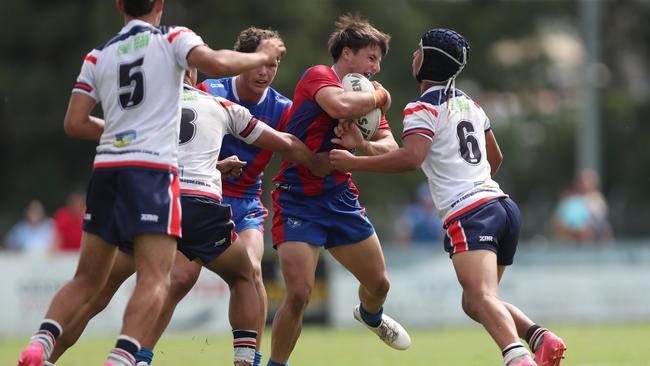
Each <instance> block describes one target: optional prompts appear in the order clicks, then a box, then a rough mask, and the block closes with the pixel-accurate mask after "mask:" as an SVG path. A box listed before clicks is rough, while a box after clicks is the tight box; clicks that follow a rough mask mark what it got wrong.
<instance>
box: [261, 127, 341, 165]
mask: <svg viewBox="0 0 650 366" xmlns="http://www.w3.org/2000/svg"><path fill="white" fill-rule="evenodd" d="M253 145H255V146H257V147H259V148H261V149H264V150H270V151H273V152H275V153H279V154H281V155H282V157H283V158H284V159H286V160H289V161H291V162H292V163H297V164H301V165H304V166H306V167H307V168H308V169H309V170H310V171H311V172H312V173H313V174H314V175H316V176H319V177H324V176H326V175H328V174H329V173H330V172H331V171H332V167H331V166H330V164H329V159H328V156H327V154H315V153H314V152H312V151H311V150H310V149H309V148H308V147H307V146H306V145H305V144H304V143H302V141H300V140H299V139H298V138H297V137H296V136H294V135H291V134H288V133H284V132H278V131H276V130H274V129H272V128H264V130H263V131H262V133H261V134H260V136H259V137H258V138H257V139H256V140H255V141H254V142H253Z"/></svg>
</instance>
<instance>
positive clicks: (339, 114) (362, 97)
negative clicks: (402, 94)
mask: <svg viewBox="0 0 650 366" xmlns="http://www.w3.org/2000/svg"><path fill="white" fill-rule="evenodd" d="M377 84H378V85H380V84H379V83H377ZM376 87H377V86H376ZM314 99H316V103H318V105H319V106H320V107H321V108H323V110H324V111H325V112H326V113H327V114H328V115H329V116H330V117H332V118H336V119H345V118H356V117H359V116H363V115H365V114H366V113H368V112H370V111H371V110H373V109H375V108H382V111H383V112H384V113H385V111H384V108H388V107H389V106H390V94H389V93H388V91H387V90H386V89H384V88H383V87H378V89H375V91H374V92H372V93H369V92H358V91H345V90H343V89H342V88H339V87H335V86H325V87H323V88H321V89H319V90H318V91H317V92H316V95H315V96H314Z"/></svg>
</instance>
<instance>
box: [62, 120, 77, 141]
mask: <svg viewBox="0 0 650 366" xmlns="http://www.w3.org/2000/svg"><path fill="white" fill-rule="evenodd" d="M75 126H76V125H75V123H74V121H73V120H71V119H70V118H67V117H66V119H65V120H63V131H64V132H65V134H66V135H68V136H70V137H75V133H76V128H75Z"/></svg>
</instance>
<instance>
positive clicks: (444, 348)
mask: <svg viewBox="0 0 650 366" xmlns="http://www.w3.org/2000/svg"><path fill="white" fill-rule="evenodd" d="M553 330H555V331H557V333H558V334H560V335H561V336H562V337H563V338H564V339H565V340H566V342H567V344H568V351H567V358H566V359H565V360H564V362H563V363H562V365H563V366H650V354H649V353H648V351H647V348H646V347H647V346H648V341H649V340H650V324H640V325H625V326H597V327H596V326H554V327H553ZM267 334H269V335H270V333H267ZM411 337H412V339H413V345H412V346H411V348H410V349H409V350H408V351H404V352H401V351H395V350H392V349H390V348H388V347H387V346H385V345H384V344H383V343H381V341H379V339H377V338H376V336H375V335H374V334H371V333H369V332H368V331H366V330H364V329H354V330H331V329H328V328H306V329H304V330H303V334H302V336H301V338H300V340H299V341H298V345H297V346H296V350H295V351H294V354H293V356H292V357H291V360H290V363H291V365H292V366H301V365H308V366H332V365H336V366H353V365H354V366H357V365H372V366H383V365H386V366H388V365H390V366H394V365H405V366H406V365H408V366H431V365H462V366H472V365H476V366H479V365H480V366H486V365H494V366H498V365H502V361H501V357H500V356H499V352H498V350H497V348H496V346H495V345H494V344H493V343H492V341H491V339H489V338H488V336H487V334H486V333H485V332H483V330H482V328H479V327H478V326H476V327H468V328H460V329H431V330H412V331H411ZM27 338H28V337H27V335H26V336H25V337H23V338H21V339H10V340H7V339H2V340H0V365H15V362H16V359H17V355H18V353H19V351H20V349H21V348H22V347H24V345H25V342H26V341H27ZM112 342H113V339H112V338H109V337H106V338H83V339H82V340H81V342H80V343H79V344H78V345H77V346H76V347H74V348H73V349H71V350H70V352H69V353H68V354H66V355H65V356H64V357H63V358H62V359H61V360H60V362H59V363H58V365H59V366H87V365H101V364H102V362H103V360H104V357H105V356H106V353H107V352H108V350H109V349H110V347H111V346H112ZM230 344H231V338H230V337H228V336H207V337H206V336H193V335H191V334H182V335H181V334H173V335H168V336H166V337H164V338H163V340H161V342H160V344H159V345H158V347H157V349H156V356H155V358H154V365H156V366H180V365H192V366H202V365H206V366H207V365H210V366H214V365H231V360H232V358H231V357H232V350H231V346H230ZM263 352H264V355H265V358H264V364H265V362H266V357H267V356H268V352H269V338H267V340H266V341H265V342H264V348H263Z"/></svg>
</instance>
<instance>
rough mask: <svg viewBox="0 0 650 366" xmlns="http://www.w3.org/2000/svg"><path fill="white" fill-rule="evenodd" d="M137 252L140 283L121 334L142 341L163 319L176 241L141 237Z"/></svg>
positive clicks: (156, 236)
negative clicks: (162, 314)
mask: <svg viewBox="0 0 650 366" xmlns="http://www.w3.org/2000/svg"><path fill="white" fill-rule="evenodd" d="M134 249H135V251H134V260H135V269H136V284H135V289H134V290H133V295H132V296H131V299H130V300H129V303H128V305H127V306H126V310H125V312H124V324H123V325H122V333H121V334H125V335H128V336H130V337H132V338H135V339H136V340H140V339H143V338H144V337H145V336H146V335H147V331H148V328H149V326H150V325H151V324H154V323H155V322H156V320H157V319H158V317H159V316H160V314H161V312H162V308H163V305H164V303H165V299H166V298H167V294H168V292H169V286H170V279H169V274H170V272H171V268H172V263H174V257H175V255H176V238H173V237H171V236H168V235H164V234H141V235H138V236H136V238H135V245H134Z"/></svg>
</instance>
